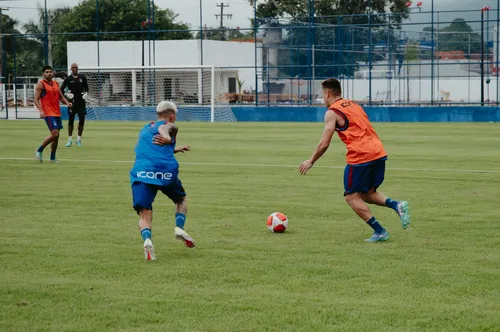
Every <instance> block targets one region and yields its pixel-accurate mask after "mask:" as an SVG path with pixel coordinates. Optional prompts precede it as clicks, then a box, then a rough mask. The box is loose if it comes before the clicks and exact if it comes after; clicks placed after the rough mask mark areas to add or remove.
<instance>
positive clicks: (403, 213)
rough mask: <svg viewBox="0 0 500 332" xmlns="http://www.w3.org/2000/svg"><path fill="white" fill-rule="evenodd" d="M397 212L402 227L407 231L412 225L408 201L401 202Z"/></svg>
mask: <svg viewBox="0 0 500 332" xmlns="http://www.w3.org/2000/svg"><path fill="white" fill-rule="evenodd" d="M397 212H398V215H399V219H400V220H401V226H403V229H407V228H408V227H409V226H410V223H411V214H410V207H409V206H408V202H406V201H401V202H399V203H398V211H397Z"/></svg>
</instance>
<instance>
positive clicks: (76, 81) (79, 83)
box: [61, 74, 89, 102]
mask: <svg viewBox="0 0 500 332" xmlns="http://www.w3.org/2000/svg"><path fill="white" fill-rule="evenodd" d="M66 88H68V91H69V92H71V93H72V94H73V95H74V97H73V102H82V101H83V99H82V94H83V93H85V92H88V91H89V86H88V84H87V78H86V77H85V76H83V75H81V74H78V75H77V76H76V77H74V76H73V75H70V76H68V77H67V78H66V79H65V80H64V82H63V84H62V85H61V91H62V93H63V94H64V90H65V89H66Z"/></svg>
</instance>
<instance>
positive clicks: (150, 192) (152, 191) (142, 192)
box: [132, 179, 186, 213]
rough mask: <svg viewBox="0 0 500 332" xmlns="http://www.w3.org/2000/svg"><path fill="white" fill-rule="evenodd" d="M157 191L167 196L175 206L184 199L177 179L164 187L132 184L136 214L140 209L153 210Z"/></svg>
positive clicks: (184, 193) (139, 183) (182, 190)
mask: <svg viewBox="0 0 500 332" xmlns="http://www.w3.org/2000/svg"><path fill="white" fill-rule="evenodd" d="M158 190H160V191H161V192H162V193H163V194H164V195H166V196H168V198H170V199H171V200H172V202H174V203H176V204H177V203H180V202H182V200H183V199H184V197H186V192H185V191H184V187H183V186H182V183H181V181H180V180H179V179H177V181H174V182H173V183H172V184H170V185H168V186H165V187H161V186H157V185H154V184H149V183H143V182H134V183H133V184H132V199H133V204H134V210H136V211H137V213H139V211H140V210H142V209H146V210H153V202H154V201H155V197H156V194H157V193H158Z"/></svg>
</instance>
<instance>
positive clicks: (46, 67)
mask: <svg viewBox="0 0 500 332" xmlns="http://www.w3.org/2000/svg"><path fill="white" fill-rule="evenodd" d="M47 69H50V70H54V69H52V67H51V66H43V67H42V73H45V71H46V70H47Z"/></svg>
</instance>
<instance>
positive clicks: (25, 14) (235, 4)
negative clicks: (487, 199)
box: [0, 0, 497, 31]
mask: <svg viewBox="0 0 500 332" xmlns="http://www.w3.org/2000/svg"><path fill="white" fill-rule="evenodd" d="M201 1H202V2H203V24H206V25H208V26H217V25H218V24H219V21H218V19H216V17H215V14H218V13H220V8H218V7H216V4H218V3H221V2H222V1H221V0H201ZM76 2H77V0H47V7H49V8H53V7H57V6H60V5H69V6H71V5H74V4H75V3H76ZM223 2H224V3H226V4H229V5H230V7H229V8H225V9H224V11H225V13H227V14H232V15H233V17H232V19H229V20H226V21H225V22H224V25H225V26H229V27H237V26H240V27H242V28H244V27H248V26H249V18H250V17H251V16H252V15H253V10H252V8H251V7H250V5H249V4H248V2H247V1H246V0H223ZM414 2H416V0H415V1H414ZM423 2H424V4H423V7H422V8H423V10H424V11H430V0H423ZM38 3H39V4H42V5H43V0H12V1H6V0H0V5H1V6H2V8H5V7H9V11H8V12H5V14H8V15H10V16H12V17H14V18H15V19H17V20H19V21H20V22H21V23H25V22H27V21H28V19H29V18H36V16H37V12H36V7H37V4H38ZM155 3H156V5H157V6H158V7H162V8H170V9H172V10H173V11H174V12H175V13H177V14H178V15H179V18H178V20H180V21H183V22H186V23H188V24H190V26H191V27H192V28H193V29H197V28H198V27H199V22H200V13H199V4H200V0H155ZM473 3H477V5H474V4H473ZM496 3H497V1H496V0H479V1H469V0H435V9H436V10H460V9H476V10H477V13H450V14H444V13H443V14H441V16H440V18H441V20H446V21H450V20H452V19H453V18H455V17H463V18H465V19H467V20H478V19H479V18H480V14H479V10H480V8H481V7H482V6H483V5H490V6H491V7H492V8H496ZM15 7H17V8H15ZM476 7H477V8H476ZM492 15H494V16H495V17H496V13H494V12H492ZM412 21H413V22H426V21H430V17H429V15H425V17H424V15H423V14H422V15H415V16H413V19H412ZM418 30H419V31H420V30H421V29H420V28H419V29H418Z"/></svg>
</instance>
